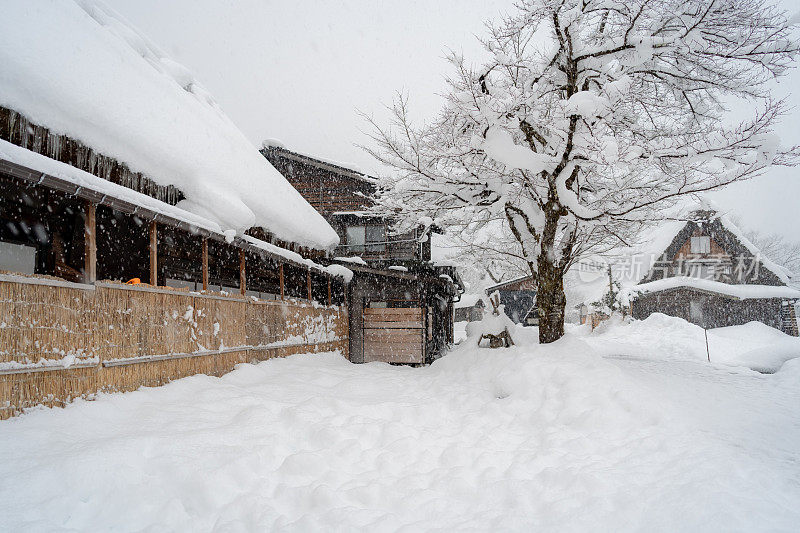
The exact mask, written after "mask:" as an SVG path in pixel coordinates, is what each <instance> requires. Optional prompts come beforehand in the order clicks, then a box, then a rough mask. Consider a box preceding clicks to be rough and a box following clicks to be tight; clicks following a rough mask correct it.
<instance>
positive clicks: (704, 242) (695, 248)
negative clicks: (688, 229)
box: [691, 235, 711, 254]
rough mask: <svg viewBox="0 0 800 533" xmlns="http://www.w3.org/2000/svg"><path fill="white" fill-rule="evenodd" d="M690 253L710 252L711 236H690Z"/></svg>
mask: <svg viewBox="0 0 800 533" xmlns="http://www.w3.org/2000/svg"><path fill="white" fill-rule="evenodd" d="M691 253H693V254H708V253H711V237H708V236H706V235H702V236H699V237H692V244H691Z"/></svg>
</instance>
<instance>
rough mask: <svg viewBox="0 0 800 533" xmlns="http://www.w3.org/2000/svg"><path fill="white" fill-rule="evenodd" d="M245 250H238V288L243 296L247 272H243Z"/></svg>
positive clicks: (245, 289)
mask: <svg viewBox="0 0 800 533" xmlns="http://www.w3.org/2000/svg"><path fill="white" fill-rule="evenodd" d="M245 255H246V253H245V251H244V248H242V249H240V250H239V290H240V291H241V293H242V296H244V294H245V292H246V291H247V273H246V272H245Z"/></svg>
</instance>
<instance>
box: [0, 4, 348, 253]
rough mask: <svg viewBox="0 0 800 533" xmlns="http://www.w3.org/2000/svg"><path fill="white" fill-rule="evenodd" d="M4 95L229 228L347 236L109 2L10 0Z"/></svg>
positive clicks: (328, 242)
mask: <svg viewBox="0 0 800 533" xmlns="http://www.w3.org/2000/svg"><path fill="white" fill-rule="evenodd" d="M0 105H3V106H6V107H9V108H11V109H14V110H15V111H18V112H20V113H23V114H24V115H26V116H27V117H28V118H29V119H30V120H32V121H33V122H35V123H37V124H40V125H43V126H46V127H47V128H49V129H50V130H51V131H53V132H55V133H60V134H66V135H69V136H70V137H72V138H74V139H78V140H80V141H83V142H84V143H85V144H87V145H88V146H91V147H92V148H93V149H95V150H96V151H98V152H99V153H102V154H104V155H107V156H111V157H114V158H116V159H117V160H119V161H122V162H125V163H127V164H128V166H129V167H130V168H131V169H132V170H135V171H139V172H142V173H144V174H146V175H147V176H149V177H150V178H151V179H153V180H154V181H156V182H158V183H161V184H164V185H167V184H171V185H175V186H177V187H178V188H179V189H181V191H183V193H184V194H185V195H186V200H184V201H182V202H181V203H180V204H179V207H181V208H183V209H185V210H188V211H191V212H192V213H194V214H196V215H199V216H201V217H203V218H207V219H209V220H211V221H213V222H215V223H217V224H219V225H220V226H221V227H222V229H223V230H230V229H233V230H236V231H237V232H240V233H241V232H242V231H244V230H245V229H247V228H249V227H251V226H262V227H264V228H266V229H268V230H270V231H271V232H273V233H274V234H275V235H276V236H277V237H278V238H280V239H283V240H287V241H293V242H297V243H299V244H302V245H305V246H311V247H314V248H322V249H327V248H331V247H332V246H335V245H336V244H337V243H338V237H337V235H336V233H335V232H334V230H333V228H331V227H330V226H329V225H328V223H327V222H325V220H324V219H323V218H322V216H321V215H320V214H319V213H317V211H316V210H315V209H314V208H313V207H311V206H310V205H309V204H308V203H307V202H306V201H305V200H304V199H303V197H302V196H300V194H299V193H298V192H297V191H296V190H294V188H292V186H291V185H289V183H288V182H287V181H286V179H284V177H283V176H282V175H281V174H280V173H279V172H278V171H277V170H275V169H274V168H273V167H272V165H270V164H269V162H268V161H267V160H266V159H265V158H264V157H263V156H262V155H261V154H260V153H259V152H258V150H257V149H256V147H255V146H253V144H251V143H250V142H249V141H248V140H247V139H246V138H245V136H244V135H243V134H242V133H241V131H239V129H238V128H237V127H236V126H235V125H234V124H233V123H232V122H231V121H230V119H229V118H228V117H227V116H226V115H225V114H224V113H223V112H222V110H221V109H220V108H219V106H218V105H217V104H216V103H215V102H214V100H213V99H212V98H211V96H210V95H209V94H208V93H207V92H206V90H205V89H204V88H203V87H202V86H201V85H200V84H199V83H198V82H197V80H195V79H194V77H193V76H192V74H191V73H190V72H188V71H187V70H186V69H185V68H184V67H183V66H181V65H179V64H178V63H176V62H174V61H173V60H171V59H170V58H169V57H167V56H166V55H165V54H164V53H163V52H162V51H161V50H159V49H158V48H157V47H156V46H154V45H153V44H152V43H151V42H149V41H148V40H147V39H146V38H145V37H144V36H142V35H141V34H139V33H138V32H137V31H136V30H135V29H133V28H132V27H131V26H130V25H128V24H127V23H126V22H125V21H124V20H122V19H121V18H120V17H119V16H118V15H116V14H115V13H114V12H113V11H111V10H109V9H108V8H106V7H105V6H103V5H102V4H101V3H99V2H96V1H94V0H75V1H73V0H54V1H51V2H28V1H25V0H14V1H11V2H5V3H4V5H3V7H2V16H0Z"/></svg>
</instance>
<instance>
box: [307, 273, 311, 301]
mask: <svg viewBox="0 0 800 533" xmlns="http://www.w3.org/2000/svg"><path fill="white" fill-rule="evenodd" d="M306 285H307V287H308V301H311V269H310V268H309V269H308V270H307V271H306Z"/></svg>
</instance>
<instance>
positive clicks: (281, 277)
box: [278, 263, 283, 300]
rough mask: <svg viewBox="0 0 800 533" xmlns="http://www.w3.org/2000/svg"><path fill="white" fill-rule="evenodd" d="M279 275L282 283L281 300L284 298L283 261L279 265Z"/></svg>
mask: <svg viewBox="0 0 800 533" xmlns="http://www.w3.org/2000/svg"><path fill="white" fill-rule="evenodd" d="M278 277H279V278H280V283H281V300H283V263H281V264H280V265H278Z"/></svg>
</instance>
